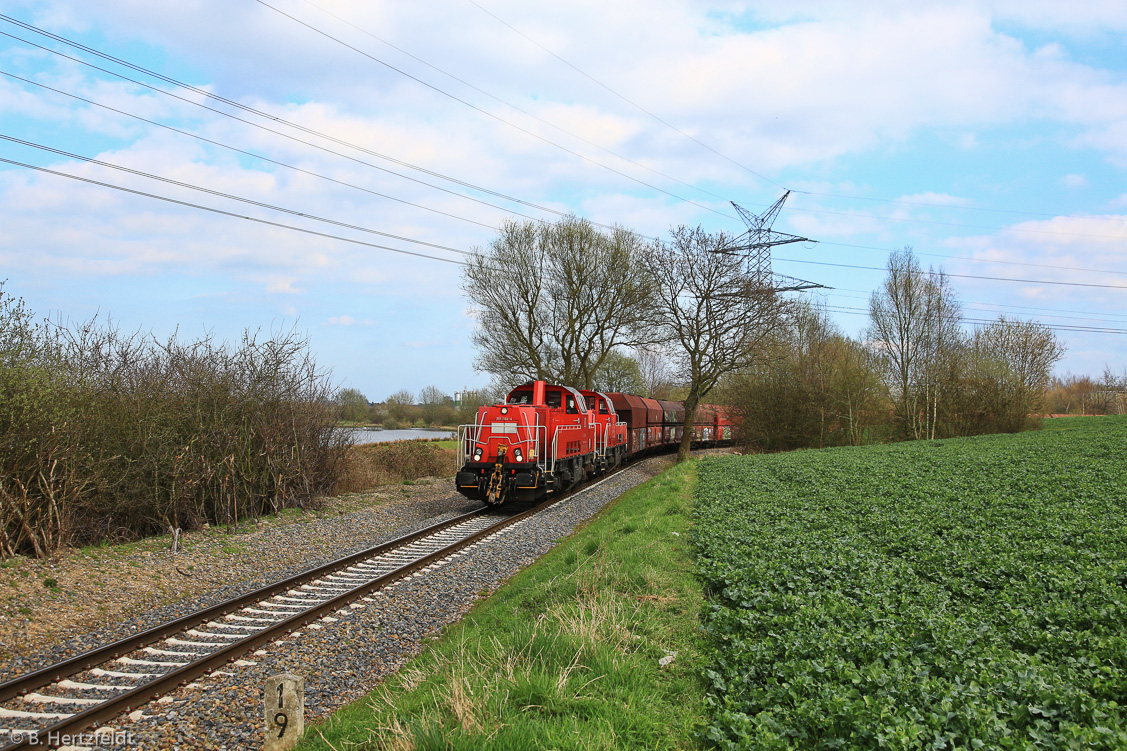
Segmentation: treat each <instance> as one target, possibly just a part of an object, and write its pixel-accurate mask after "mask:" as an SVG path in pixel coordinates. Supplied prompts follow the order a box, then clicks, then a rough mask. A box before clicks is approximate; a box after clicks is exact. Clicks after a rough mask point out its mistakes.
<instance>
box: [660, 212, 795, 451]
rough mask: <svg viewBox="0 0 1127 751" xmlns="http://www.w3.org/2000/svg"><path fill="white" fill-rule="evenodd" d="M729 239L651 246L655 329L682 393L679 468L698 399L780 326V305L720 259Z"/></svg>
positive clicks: (689, 232)
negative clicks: (682, 383) (683, 389)
mask: <svg viewBox="0 0 1127 751" xmlns="http://www.w3.org/2000/svg"><path fill="white" fill-rule="evenodd" d="M733 239H734V238H732V237H730V236H728V235H726V234H724V233H723V232H721V233H717V234H715V235H712V234H709V233H707V232H705V231H704V230H703V229H701V228H700V227H697V228H695V229H690V228H687V227H680V228H678V229H676V230H674V232H673V236H672V240H671V242H670V243H669V244H666V243H663V242H657V243H655V244H654V245H653V246H651V250H650V254H649V262H648V268H649V271H650V274H651V275H652V277H653V280H654V285H655V287H656V301H657V305H656V310H655V313H654V322H655V324H656V326H657V327H658V330H659V332H660V333H661V334H662V336H663V339H664V340H666V341H668V342H669V343H670V344H671V345H672V347H673V348H674V351H673V356H674V358H675V362H676V372H677V376H678V377H679V378H681V379H682V380H684V381H685V382H686V383H687V385H688V394H687V395H686V397H685V400H684V402H685V422H684V427H685V430H684V435H683V437H682V439H681V446H680V447H679V449H678V452H677V459H678V461H683V460H684V459H685V458H687V457H688V455H689V448H690V446H691V445H692V425H693V420H694V418H695V417H696V411H697V406H698V405H699V404H700V401H701V399H703V398H704V397H705V396H707V395H708V393H709V392H710V391H712V389H713V388H714V387H715V386H716V385H717V384H718V383H720V380H721V379H722V378H723V377H724V376H725V375H727V374H729V373H732V372H734V371H736V370H738V369H740V368H742V367H745V366H746V365H747V364H748V363H749V362H751V361H752V360H753V359H754V358H755V357H756V355H757V354H758V353H759V351H760V348H761V346H762V345H763V344H764V343H765V342H766V341H767V340H768V339H769V338H770V336H771V335H772V333H773V332H774V330H775V328H776V327H777V325H778V322H779V320H780V315H781V311H782V301H781V300H780V299H779V297H778V295H777V294H776V293H775V291H774V290H773V289H771V288H764V287H756V286H755V285H753V284H752V283H751V282H750V281H749V277H748V275H747V274H746V270H745V269H744V267H743V262H742V259H740V258H739V257H737V256H734V255H730V254H727V253H722V252H719V251H721V250H723V249H725V248H728V247H730V246H731V245H732V241H733Z"/></svg>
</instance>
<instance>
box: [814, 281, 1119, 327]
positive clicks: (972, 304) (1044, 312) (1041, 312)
mask: <svg viewBox="0 0 1127 751" xmlns="http://www.w3.org/2000/svg"><path fill="white" fill-rule="evenodd" d="M816 294H819V293H816ZM871 295H872V293H869V294H866V295H843V294H841V293H840V292H839V291H838V290H837V289H836V288H835V289H834V291H833V292H827V293H825V294H819V296H820V297H823V298H829V297H835V298H840V299H843V300H870V299H872V298H871ZM960 304H962V305H964V306H966V307H968V308H972V309H974V310H979V311H981V312H983V313H992V312H994V311H993V310H990V308H994V309H999V308H1000V309H1003V310H1009V309H1010V308H1014V309H1017V310H1035V311H1037V314H1038V317H1040V318H1061V319H1064V320H1068V321H1096V322H1100V323H1127V316H1119V317H1118V318H1115V317H1112V318H1104V317H1101V316H1100V314H1095V313H1093V314H1091V315H1085V316H1064V315H1058V314H1056V313H1053V312H1051V311H1053V310H1055V309H1054V308H1033V307H1028V306H1021V305H999V304H996V303H982V302H976V301H973V300H966V301H960ZM1061 312H1077V313H1083V312H1087V311H1061ZM1021 315H1029V314H1028V313H1022V314H1021Z"/></svg>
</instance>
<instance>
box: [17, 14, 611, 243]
mask: <svg viewBox="0 0 1127 751" xmlns="http://www.w3.org/2000/svg"><path fill="white" fill-rule="evenodd" d="M0 19H4V20H6V21H8V22H9V23H13V24H16V25H18V26H20V27H21V28H26V29H28V30H29V31H34V32H35V33H37V34H42V35H43V36H46V37H48V38H50V39H54V40H56V41H59V42H60V43H62V44H67V45H69V46H72V47H75V48H76V49H80V50H82V51H84V52H89V53H90V54H93V55H96V56H97V57H100V58H102V59H105V60H109V61H111V62H115V63H117V64H120V65H124V66H126V67H128V68H131V69H133V70H138V71H140V72H142V73H144V74H146V75H150V76H153V77H154V78H157V79H159V80H161V81H165V82H166V83H169V84H171V85H173V86H178V87H180V88H182V89H185V90H189V91H192V92H194V93H198V94H199V95H200V96H202V97H206V98H208V99H213V100H215V101H219V102H222V103H224V104H229V105H230V106H233V107H236V108H238V109H240V110H243V111H246V112H249V113H252V114H255V115H257V116H259V117H263V118H266V119H268V120H272V121H274V122H276V123H280V124H282V125H286V126H288V127H292V128H294V129H297V130H300V131H302V132H305V133H309V134H311V135H315V136H317V137H319V138H324V139H325V140H327V141H330V142H333V143H337V144H340V145H343V146H347V147H348V148H351V149H356V150H357V151H360V152H362V153H365V154H370V155H372V156H375V157H377V158H379V159H383V160H385V161H388V162H392V163H393V164H398V165H400V166H403V167H407V168H409V169H413V170H416V171H418V172H422V173H423V174H426V175H430V176H432V177H437V178H439V179H442V180H446V181H448V182H451V183H454V184H456V185H461V186H463V187H466V188H470V189H471V190H476V191H479V192H481V193H485V194H487V195H492V196H496V197H497V198H501V199H504V200H506V201H512V202H513V203H517V204H520V205H522V206H528V207H529V208H534V209H537V210H538V211H544V212H546V213H549V214H554V215H556V216H567V215H568V213H569V212H566V211H560V210H559V209H553V208H551V207H548V206H544V205H541V204H538V203H535V202H532V201H528V200H526V199H523V198H517V197H516V196H511V195H508V194H506V193H503V192H501V191H496V190H493V189H491V188H486V187H484V186H481V185H476V184H474V183H471V182H468V181H466V180H462V179H460V178H456V177H452V176H450V175H446V174H443V173H441V172H438V171H436V170H431V169H428V168H426V167H421V166H419V165H416V164H412V163H410V162H407V161H404V160H402V159H397V158H395V157H392V156H388V155H387V154H381V153H380V152H378V151H373V150H372V149H369V148H366V147H364V146H360V145H358V144H354V143H351V142H349V141H345V140H343V139H340V138H337V137H336V136H331V135H328V134H327V133H322V132H320V131H317V130H314V129H312V128H307V127H305V126H303V125H299V124H297V123H293V122H291V121H288V120H285V119H283V118H280V117H277V116H275V115H271V114H269V113H266V112H260V111H259V110H256V109H254V108H253V107H248V106H246V105H242V104H239V103H238V102H234V101H233V100H230V99H226V98H225V97H222V96H219V95H218V94H213V93H211V92H209V91H207V90H205V89H200V88H197V87H195V86H192V85H191V84H187V83H184V82H182V81H177V80H176V79H173V78H169V77H168V76H164V75H163V74H160V73H157V72H155V71H151V70H149V69H147V68H143V67H141V66H139V65H134V64H133V63H129V62H127V61H124V60H121V59H119V58H115V57H113V56H112V55H107V54H105V53H102V52H99V51H97V50H94V49H93V48H90V47H86V46H85V45H82V44H79V43H78V42H73V41H71V40H69V39H66V38H65V37H61V36H59V35H57V34H52V33H51V32H48V31H43V30H42V29H38V28H36V27H34V26H31V25H30V24H26V23H24V22H22V21H18V20H16V19H12V18H10V17H9V16H6V15H4V14H2V13H0ZM0 34H2V35H4V36H6V37H8V38H10V39H15V40H17V41H20V42H23V43H24V44H27V45H29V46H32V47H35V48H37V49H41V50H44V51H45V52H50V53H51V54H53V55H58V56H59V57H62V58H65V59H67V60H71V61H73V62H76V63H79V64H81V65H85V66H87V67H89V68H93V69H94V70H98V71H101V72H103V73H107V74H109V75H111V76H115V77H116V78H120V79H121V80H123V81H128V82H130V83H133V84H136V85H138V86H143V87H145V88H147V89H149V90H151V91H154V92H157V93H160V94H163V95H165V96H168V97H172V98H174V99H178V100H180V101H182V102H185V103H187V104H190V105H192V106H194V107H200V108H201V109H205V110H208V111H209V112H214V113H215V114H218V115H222V116H224V117H227V118H230V119H232V120H237V121H238V122H241V123H244V124H247V125H250V126H252V127H255V128H258V129H260V130H264V131H266V132H268V133H273V134H274V135H277V136H281V137H282V138H287V139H289V140H291V141H294V142H296V143H300V144H303V145H305V146H309V147H311V148H315V149H318V150H320V151H324V152H326V153H329V154H333V155H335V156H339V157H341V158H343V159H348V160H350V161H353V162H356V163H357V164H362V165H364V166H367V167H371V168H373V169H377V170H380V171H381V172H386V173H387V174H389V175H394V176H396V177H400V178H403V179H405V180H410V181H412V182H415V183H418V184H420V185H424V186H426V187H429V188H434V189H435V190H440V191H442V192H444V193H449V194H450V195H454V196H458V197H459V198H463V199H465V200H468V201H474V202H475V203H480V204H483V205H485V206H490V207H492V208H495V209H499V210H501V211H505V212H507V213H510V214H515V215H517V216H523V217H525V218H527V219H534V220H536V221H541V220H539V219H537V218H536V217H532V216H529V215H527V214H522V213H520V212H519V211H514V210H513V209H510V208H507V207H504V206H498V205H496V204H493V203H489V202H488V201H483V200H482V199H480V198H475V197H473V196H467V195H465V194H463V193H458V192H456V191H452V190H449V189H448V188H443V187H441V186H438V185H435V184H433V183H428V182H426V181H425V180H420V179H418V178H415V177H411V176H410V175H404V174H403V173H401V172H396V171H394V170H389V169H387V168H386V167H380V166H379V165H376V164H372V163H371V162H367V161H364V160H363V159H358V158H356V157H353V156H349V155H348V154H342V153H341V152H339V151H335V150H333V149H330V148H328V147H325V146H321V145H319V144H315V143H312V142H311V141H306V140H304V139H301V138H297V137H296V136H293V135H290V134H288V133H283V132H281V131H279V130H275V129H273V128H268V127H266V126H265V125H262V124H260V123H256V122H254V121H252V120H247V119H246V118H243V117H239V116H237V115H234V114H232V113H230V112H224V111H223V110H220V109H216V108H215V107H209V106H207V105H206V104H203V103H202V102H195V101H192V100H191V99H188V98H187V97H182V96H179V95H177V94H174V93H172V92H169V91H165V90H164V89H161V88H159V87H157V86H153V85H152V84H148V83H145V82H143V81H138V80H136V79H134V78H130V77H129V76H126V75H124V74H122V73H118V72H117V71H113V70H109V69H107V68H103V67H100V66H98V65H94V64H93V63H91V62H89V61H87V60H83V59H81V58H78V57H73V56H71V55H67V54H64V53H62V52H59V51H58V50H53V49H51V48H50V47H45V46H43V45H40V44H36V43H35V42H32V41H29V40H27V39H23V38H22V37H18V36H15V35H14V34H9V33H7V32H3V31H0ZM591 223H592V224H594V225H596V226H599V227H603V228H605V229H613V226H612V225H608V224H602V223H599V222H594V221H592V222H591Z"/></svg>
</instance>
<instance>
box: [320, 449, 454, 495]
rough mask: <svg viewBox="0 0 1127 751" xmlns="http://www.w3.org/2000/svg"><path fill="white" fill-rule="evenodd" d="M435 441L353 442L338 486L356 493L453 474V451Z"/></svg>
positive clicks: (345, 490)
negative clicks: (361, 444) (357, 444)
mask: <svg viewBox="0 0 1127 751" xmlns="http://www.w3.org/2000/svg"><path fill="white" fill-rule="evenodd" d="M437 443H438V442H437V441H420V440H415V441H388V442H386V443H370V444H366V445H363V446H353V447H352V448H351V449H350V450H349V452H348V459H347V469H346V471H345V473H344V478H343V480H342V481H341V484H340V485H339V486H338V488H337V490H338V491H339V492H342V493H356V492H362V491H365V490H368V489H370V488H373V487H375V486H377V485H385V484H387V483H391V482H400V481H403V480H413V479H415V478H417V477H452V476H453V475H454V473H455V472H456V471H458V465H457V457H456V456H455V454H456V452H455V451H454V450H452V449H448V448H443V447H442V446H440V445H437Z"/></svg>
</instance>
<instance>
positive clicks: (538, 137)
mask: <svg viewBox="0 0 1127 751" xmlns="http://www.w3.org/2000/svg"><path fill="white" fill-rule="evenodd" d="M255 2H257V3H258V4H259V5H261V6H263V7H265V8H269V9H270V10H272V11H274V12H275V13H278V14H280V15H282V16H285V17H286V18H288V19H290V20H291V21H293V22H294V23H297V24H300V25H302V26H304V27H305V28H307V29H309V30H310V31H313V32H315V33H317V34H320V35H321V36H323V37H326V38H328V39H331V40H332V41H334V42H336V43H337V44H340V45H342V46H344V47H347V48H348V49H350V50H352V51H353V52H356V53H358V54H360V55H363V56H364V57H366V58H368V59H369V60H371V61H372V62H375V63H378V64H379V65H382V66H384V67H385V68H388V69H389V70H392V71H395V72H396V73H398V74H400V75H401V76H406V77H407V78H410V79H411V80H412V81H415V82H417V83H419V84H420V85H422V86H425V87H426V88H428V89H431V90H432V91H436V92H438V93H439V94H441V95H442V96H445V97H448V98H450V99H452V100H454V101H455V102H458V103H459V104H462V105H464V106H466V107H469V108H470V109H472V110H474V111H475V112H480V113H481V114H483V115H485V116H486V117H489V118H491V119H493V120H496V121H497V122H499V123H503V124H504V125H507V126H509V127H510V128H513V129H514V130H518V131H520V132H521V133H524V134H526V135H528V136H531V137H532V138H535V139H536V140H538V141H543V142H544V143H546V144H548V145H549V146H554V147H555V148H557V149H560V150H561V151H564V152H566V153H568V154H571V155H572V156H574V157H577V158H579V159H582V160H583V161H585V162H588V163H590V164H594V165H596V166H598V167H602V168H603V169H605V170H607V171H608V172H613V173H614V174H616V175H619V176H620V177H625V178H626V179H627V180H632V181H633V182H636V183H638V184H639V185H643V186H645V187H647V188H649V189H650V190H656V191H657V192H658V193H663V194H665V195H667V196H669V197H670V198H675V199H677V200H678V201H682V202H684V203H688V204H692V205H693V206H696V207H697V208H700V209H704V210H705V211H711V212H712V213H713V214H719V215H720V216H727V217H729V218H731V217H730V215H728V214H726V213H725V212H723V211H718V210H716V209H714V208H712V207H711V206H705V205H704V204H702V203H697V202H696V201H694V200H692V199H691V198H685V197H684V196H679V195H677V194H676V193H671V192H670V191H668V190H665V189H664V188H659V187H658V186H656V185H652V184H651V183H648V182H645V181H644V180H639V179H638V178H636V177H634V176H633V175H628V174H627V173H625V172H623V171H622V170H617V169H615V168H614V167H611V166H610V165H608V164H603V163H602V162H600V161H598V160H596V159H592V158H591V157H589V156H586V155H584V154H580V153H579V152H578V151H575V150H574V149H569V148H568V147H567V146H564V145H563V144H559V143H556V142H555V141H553V140H551V139H549V138H545V137H544V136H542V135H540V134H538V133H534V132H532V131H531V130H528V129H527V128H522V127H521V126H519V125H517V124H516V123H513V122H510V121H508V120H506V119H505V118H503V117H501V116H500V115H496V114H494V113H492V112H490V111H489V110H486V109H482V108H481V107H478V106H477V105H476V104H473V103H472V102H469V101H466V100H465V99H462V98H461V97H459V96H457V95H456V94H451V93H450V92H448V91H446V90H444V89H441V88H439V87H437V86H435V85H434V84H432V83H428V82H426V81H424V80H423V79H421V78H419V77H418V76H413V75H411V74H410V73H408V72H406V71H404V70H400V69H399V68H396V67H395V66H394V65H392V64H390V63H388V62H385V61H383V60H380V59H379V58H378V57H376V56H375V55H372V54H370V53H368V52H365V51H364V50H362V49H360V48H359V47H355V46H353V45H351V44H349V43H348V42H346V41H344V40H343V39H340V38H339V37H335V36H333V35H332V34H330V33H328V32H327V31H323V30H321V29H319V28H317V27H316V26H314V25H313V24H310V23H307V22H306V21H302V20H301V19H300V18H298V17H296V16H293V15H290V14H289V13H286V12H285V11H283V10H280V9H279V8H275V7H274V6H273V5H270V4H269V3H267V2H266V1H265V0H255Z"/></svg>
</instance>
